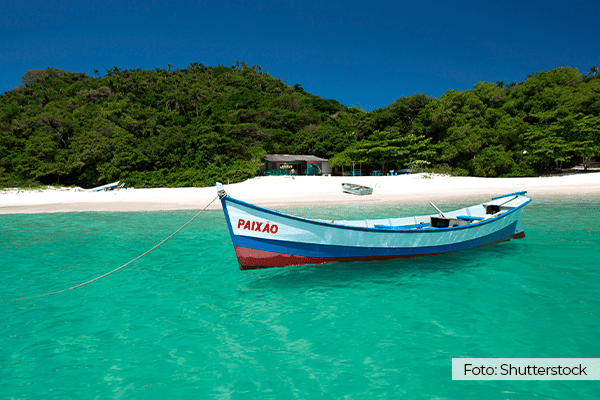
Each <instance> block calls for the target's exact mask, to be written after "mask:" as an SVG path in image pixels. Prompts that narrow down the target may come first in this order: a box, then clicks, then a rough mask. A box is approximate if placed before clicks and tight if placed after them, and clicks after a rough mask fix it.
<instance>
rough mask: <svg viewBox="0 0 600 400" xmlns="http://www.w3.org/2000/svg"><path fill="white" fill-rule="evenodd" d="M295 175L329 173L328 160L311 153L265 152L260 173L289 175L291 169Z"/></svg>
mask: <svg viewBox="0 0 600 400" xmlns="http://www.w3.org/2000/svg"><path fill="white" fill-rule="evenodd" d="M292 169H293V170H294V171H295V172H296V175H329V174H331V168H330V167H329V160H328V159H326V158H320V157H316V156H313V155H298V154H267V155H265V157H264V159H263V165H262V166H261V167H260V173H261V175H289V174H290V173H291V170H292Z"/></svg>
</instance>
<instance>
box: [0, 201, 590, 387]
mask: <svg viewBox="0 0 600 400" xmlns="http://www.w3.org/2000/svg"><path fill="white" fill-rule="evenodd" d="M482 200H485V199H482ZM464 205H467V204H466V203H464V204H463V203H461V204H443V205H442V208H443V209H452V208H453V207H454V206H464ZM398 210H401V213H402V214H403V215H411V214H413V213H429V212H430V210H429V209H427V208H425V207H404V206H370V207H353V206H346V207H330V208H329V207H323V208H301V209H296V210H288V211H293V212H294V213H295V214H300V215H304V216H315V217H322V218H329V217H331V218H340V216H341V215H346V216H347V215H348V214H349V215H350V217H358V218H360V217H361V216H362V215H365V214H366V215H369V217H377V216H379V217H385V216H389V215H394V214H397V213H398V212H397V211H398ZM195 213H196V212H195V211H185V212H140V213H65V214H34V215H25V214H21V215H3V216H0V235H1V236H0V273H1V275H2V279H1V280H0V310H1V313H0V398H7V399H11V398H26V399H37V398H39V399H65V398H67V399H70V398H76V399H80V398H98V399H104V398H135V399H138V398H146V399H153V398H163V399H166V398H215V399H251V398H263V399H288V398H289V399H296V398H299V399H321V398H323V399H339V398H346V399H366V398H409V399H410V398H415V399H421V398H438V399H465V398H485V399H505V398H506V399H528V398H552V399H571V398H597V395H598V393H599V391H600V383H599V382H598V381H586V382H582V381H579V382H577V381H453V380H452V378H451V364H452V358H453V357H454V358H457V357H473V358H475V357H477V358H484V357H498V358H523V357H525V358H529V357H531V358H544V357H551V358H587V357H600V340H599V339H600V261H599V260H600V222H599V219H598V217H599V216H600V201H599V200H579V201H567V200H563V201H557V200H554V201H550V200H535V199H534V202H533V203H531V204H530V205H529V206H527V207H526V209H525V211H524V214H523V225H524V227H525V233H526V238H525V239H522V240H513V241H510V242H507V243H501V244H498V245H495V246H490V247H485V248H480V249H477V250H475V251H469V252H458V253H454V254H449V255H444V256H436V257H424V258H418V259H411V260H395V261H386V262H370V263H346V264H329V265H321V266H302V267H290V268H284V269H270V270H260V271H239V270H238V265H237V262H236V259H235V254H234V251H233V247H232V245H231V242H230V239H229V235H228V232H227V228H226V225H225V220H224V217H223V214H222V212H220V211H206V212H204V214H202V215H201V216H200V217H199V218H198V219H196V220H195V221H194V222H192V224H190V225H189V226H188V227H187V228H186V229H184V230H183V231H182V232H180V233H179V234H178V235H177V236H175V237H173V238H172V239H171V240H170V241H168V242H167V243H166V244H164V245H163V246H162V247H160V248H158V249H157V250H155V251H153V252H152V253H150V254H149V255H147V256H146V257H144V258H142V259H141V260H138V261H136V262H135V263H133V264H131V265H130V266H128V267H126V268H124V269H123V270H121V271H119V272H117V273H115V274H112V275H110V276H108V277H106V278H104V279H102V280H99V281H97V282H94V283H92V284H90V285H87V286H84V287H81V288H78V289H74V290H71V291H66V292H63V293H60V294H57V295H53V296H47V297H41V298H36V299H28V300H19V301H14V300H15V299H18V298H23V297H28V296H35V295H39V294H43V293H46V292H51V291H56V290H60V289H64V288H67V287H71V286H74V285H76V284H79V283H82V282H84V281H87V280H89V279H91V278H94V277H96V276H99V275H102V274H104V273H106V272H108V271H110V270H112V269H114V268H117V267H119V266H121V265H123V264H124V263H126V262H128V261H130V260H131V259H133V258H135V257H136V256H138V255H139V254H141V253H143V252H144V251H146V250H147V249H149V248H151V247H152V246H154V245H155V244H157V243H158V242H160V241H161V240H162V239H164V238H165V237H166V236H168V235H169V234H171V233H172V232H173V231H175V230H176V229H177V228H179V227H180V226H181V225H183V224H184V223H185V222H186V221H188V220H189V218H191V217H192V216H193V215H194V214H195Z"/></svg>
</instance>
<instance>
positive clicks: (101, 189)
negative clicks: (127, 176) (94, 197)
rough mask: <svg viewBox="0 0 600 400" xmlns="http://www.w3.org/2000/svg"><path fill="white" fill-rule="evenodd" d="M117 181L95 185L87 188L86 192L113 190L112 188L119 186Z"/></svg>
mask: <svg viewBox="0 0 600 400" xmlns="http://www.w3.org/2000/svg"><path fill="white" fill-rule="evenodd" d="M119 182H120V181H117V182H113V183H109V184H107V185H102V186H98V187H95V188H92V189H88V190H87V191H88V192H102V191H107V190H113V189H116V188H117V186H119Z"/></svg>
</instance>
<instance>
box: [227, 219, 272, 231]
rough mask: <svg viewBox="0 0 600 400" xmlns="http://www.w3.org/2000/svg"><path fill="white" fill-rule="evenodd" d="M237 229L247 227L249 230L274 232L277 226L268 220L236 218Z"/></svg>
mask: <svg viewBox="0 0 600 400" xmlns="http://www.w3.org/2000/svg"><path fill="white" fill-rule="evenodd" d="M237 227H238V229H247V230H249V231H255V232H262V233H271V234H273V235H274V234H276V233H277V231H279V227H278V226H277V225H276V224H271V223H269V222H258V221H250V220H248V221H246V220H245V219H241V218H240V219H238V224H237Z"/></svg>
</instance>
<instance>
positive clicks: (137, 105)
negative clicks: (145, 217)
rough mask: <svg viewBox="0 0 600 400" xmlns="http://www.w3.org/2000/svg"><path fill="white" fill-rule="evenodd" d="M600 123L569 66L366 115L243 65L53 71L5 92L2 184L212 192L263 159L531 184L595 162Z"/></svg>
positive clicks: (581, 79)
mask: <svg viewBox="0 0 600 400" xmlns="http://www.w3.org/2000/svg"><path fill="white" fill-rule="evenodd" d="M596 75H597V74H596ZM599 115H600V79H599V77H598V76H586V75H583V74H579V72H578V71H577V70H576V69H571V68H557V69H554V70H552V71H543V72H539V73H537V74H535V75H530V76H529V77H527V79H526V80H524V81H523V82H519V83H513V84H510V85H508V86H504V85H503V84H502V83H501V82H499V83H496V84H492V83H478V84H476V85H475V86H474V87H473V90H469V91H464V92H455V91H452V90H450V91H448V92H446V93H445V94H444V95H443V96H442V97H441V98H440V99H435V98H429V97H427V96H425V95H423V94H417V95H413V96H411V97H402V98H399V99H398V100H397V101H395V102H394V103H392V104H390V105H389V106H388V107H385V108H380V109H377V110H374V111H371V112H369V113H366V112H364V111H362V110H359V109H357V108H356V107H351V108H347V107H345V106H343V105H341V104H339V103H338V102H337V101H335V100H326V99H322V98H320V97H317V96H314V95H311V94H309V93H307V92H305V91H304V90H303V89H302V87H301V86H300V85H299V84H296V85H294V86H293V87H291V86H288V85H286V84H284V83H283V82H282V81H281V79H277V78H274V77H270V76H269V75H268V73H266V72H265V71H263V70H262V69H261V67H258V66H249V65H247V64H246V63H236V65H234V66H231V67H225V66H222V65H219V66H217V67H210V66H204V65H202V64H197V63H194V64H191V65H190V66H189V67H188V68H186V69H183V70H175V71H171V70H170V69H167V70H163V69H157V70H154V71H148V70H140V69H138V70H132V71H121V70H119V69H118V68H117V67H114V68H113V69H111V70H108V71H106V75H105V76H104V77H88V76H87V75H85V74H83V73H69V72H66V71H61V70H57V69H52V68H49V69H47V70H36V71H28V72H27V73H26V74H25V75H24V77H23V85H22V87H19V88H17V89H14V90H11V91H10V92H7V93H5V94H3V95H2V96H0V186H3V187H6V186H23V185H27V184H36V183H42V184H56V183H59V184H63V185H78V186H82V187H91V186H97V185H100V184H104V183H107V182H112V181H116V180H121V181H126V182H127V183H128V184H129V185H135V186H137V187H156V186H165V187H170V186H209V185H213V184H214V182H215V181H216V180H223V181H227V179H229V181H230V182H236V181H241V180H244V179H247V178H250V177H253V176H255V175H256V174H257V172H258V167H259V165H260V160H261V158H262V157H263V155H264V154H265V153H289V154H314V155H316V156H320V157H325V158H330V159H331V163H332V164H333V165H334V166H335V165H352V161H358V162H364V163H367V165H369V163H370V164H371V166H372V167H373V168H375V169H386V168H390V169H394V168H406V167H410V166H418V167H421V168H422V167H428V168H434V169H438V170H444V171H448V172H452V173H454V174H459V175H465V174H469V175H475V176H523V175H533V174H539V173H544V172H547V171H548V170H550V169H552V168H556V167H561V166H567V165H569V164H572V163H575V162H581V158H582V157H586V156H594V155H595V154H598V153H600V147H599V144H600V143H599V142H600V116H599ZM524 153H525V154H524Z"/></svg>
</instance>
